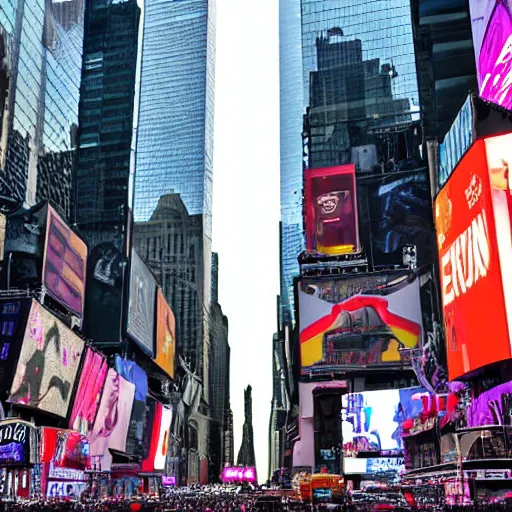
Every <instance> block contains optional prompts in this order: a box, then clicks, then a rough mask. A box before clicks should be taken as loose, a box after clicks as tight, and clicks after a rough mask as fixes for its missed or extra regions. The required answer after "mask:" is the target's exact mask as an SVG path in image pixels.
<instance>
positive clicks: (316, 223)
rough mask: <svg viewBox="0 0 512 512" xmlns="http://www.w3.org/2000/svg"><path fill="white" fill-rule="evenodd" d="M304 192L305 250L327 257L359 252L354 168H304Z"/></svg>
mask: <svg viewBox="0 0 512 512" xmlns="http://www.w3.org/2000/svg"><path fill="white" fill-rule="evenodd" d="M304 189H305V190H304V192H305V193H304V202H305V221H306V246H307V250H308V251H309V252H316V253H319V254H327V255H331V256H334V255H340V254H350V253H354V252H359V250H360V246H359V229H358V215H357V196H356V170H355V167H354V165H353V164H350V165H341V166H338V167H326V168H323V169H312V170H310V169H308V170H306V171H305V174H304Z"/></svg>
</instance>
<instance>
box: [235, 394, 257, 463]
mask: <svg viewBox="0 0 512 512" xmlns="http://www.w3.org/2000/svg"><path fill="white" fill-rule="evenodd" d="M244 410H245V421H244V429H243V434H242V444H241V446H240V450H239V452H238V457H237V462H236V463H237V464H238V465H239V466H256V455H255V453H254V433H253V428H252V387H251V386H247V388H245V390H244Z"/></svg>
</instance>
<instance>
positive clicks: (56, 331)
mask: <svg viewBox="0 0 512 512" xmlns="http://www.w3.org/2000/svg"><path fill="white" fill-rule="evenodd" d="M84 345H85V344H84V341H83V340H82V339H81V338H79V337H78V336H77V335H76V334H75V333H74V332H73V331H72V330H71V329H69V328H68V327H66V326H65V325H64V324H63V323H62V322H61V321H60V320H58V319H57V318H56V317H54V316H53V315H52V314H51V313H50V312H49V311H47V310H46V309H44V308H43V307H42V306H41V305H40V304H39V303H38V302H36V301H35V300H33V301H32V306H31V308H30V313H29V317H28V322H27V327H26V329H25V335H24V337H23V342H22V346H21V352H20V357H19V359H18V365H17V367H16V373H15V375H14V380H13V384H12V386H11V392H10V395H9V398H8V402H10V403H12V404H16V405H24V406H27V407H31V408H33V409H38V410H40V411H44V412H47V413H50V414H54V415H56V416H60V417H61V418H65V417H66V416H67V414H68V409H69V402H70V400H71V395H72V391H73V386H74V384H75V380H76V377H77V373H78V369H79V367H80V360H81V357H82V352H83V351H84Z"/></svg>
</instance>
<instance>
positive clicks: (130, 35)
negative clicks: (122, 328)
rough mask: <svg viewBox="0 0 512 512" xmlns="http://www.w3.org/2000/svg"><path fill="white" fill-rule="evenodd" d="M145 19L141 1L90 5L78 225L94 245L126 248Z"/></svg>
mask: <svg viewBox="0 0 512 512" xmlns="http://www.w3.org/2000/svg"><path fill="white" fill-rule="evenodd" d="M140 15H141V9H140V8H139V7H138V5H137V0H127V1H125V2H122V3H120V2H117V3H115V2H113V1H112V0H91V1H89V2H88V3H87V8H86V16H85V40H84V60H83V68H82V85H81V96H80V134H79V136H80V141H79V150H78V165H77V169H76V175H75V176H76V177H75V180H74V185H75V194H74V196H75V201H74V204H75V212H76V213H75V221H76V223H77V224H78V227H79V228H80V232H81V233H82V236H84V237H85V239H86V240H87V242H88V243H89V245H90V246H96V245H97V244H99V243H101V242H105V241H108V242H114V244H115V245H116V246H117V249H119V250H122V249H123V246H124V236H125V226H126V223H127V214H128V207H129V206H130V204H129V195H128V189H129V179H130V168H131V167H132V166H133V165H134V163H135V162H134V161H133V158H134V154H133V152H132V151H131V149H132V145H133V142H132V141H133V139H134V119H136V109H137V108H138V105H137V101H138V98H137V97H136V89H138V88H137V87H136V85H137V82H138V77H137V76H136V73H137V61H138V55H139V52H138V36H139V19H140ZM134 114H135V116H134Z"/></svg>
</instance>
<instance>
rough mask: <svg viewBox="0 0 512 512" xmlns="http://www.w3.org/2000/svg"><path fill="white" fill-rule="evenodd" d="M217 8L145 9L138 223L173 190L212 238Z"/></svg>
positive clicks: (206, 1)
mask: <svg viewBox="0 0 512 512" xmlns="http://www.w3.org/2000/svg"><path fill="white" fill-rule="evenodd" d="M214 53H215V6H214V4H213V1H212V0H181V1H174V0H151V1H150V2H146V5H145V21H144V43H143V53H142V55H143V57H142V58H143V64H142V82H141V100H140V115H139V123H138V140H137V159H136V175H135V190H134V193H135V198H134V217H135V221H136V222H138V221H147V220H149V219H150V217H151V215H152V213H153V211H154V210H155V207H156V206H157V204H158V200H159V198H160V196H162V195H165V194H169V193H172V192H174V193H178V194H180V195H181V198H182V199H183V202H184V203H185V206H186V208H187V210H188V213H189V214H190V215H196V214H202V215H203V216H204V227H205V234H206V235H208V236H210V235H211V209H212V175H213V113H214V112H213V110H214V79H215V67H214V58H215V55H214Z"/></svg>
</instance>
